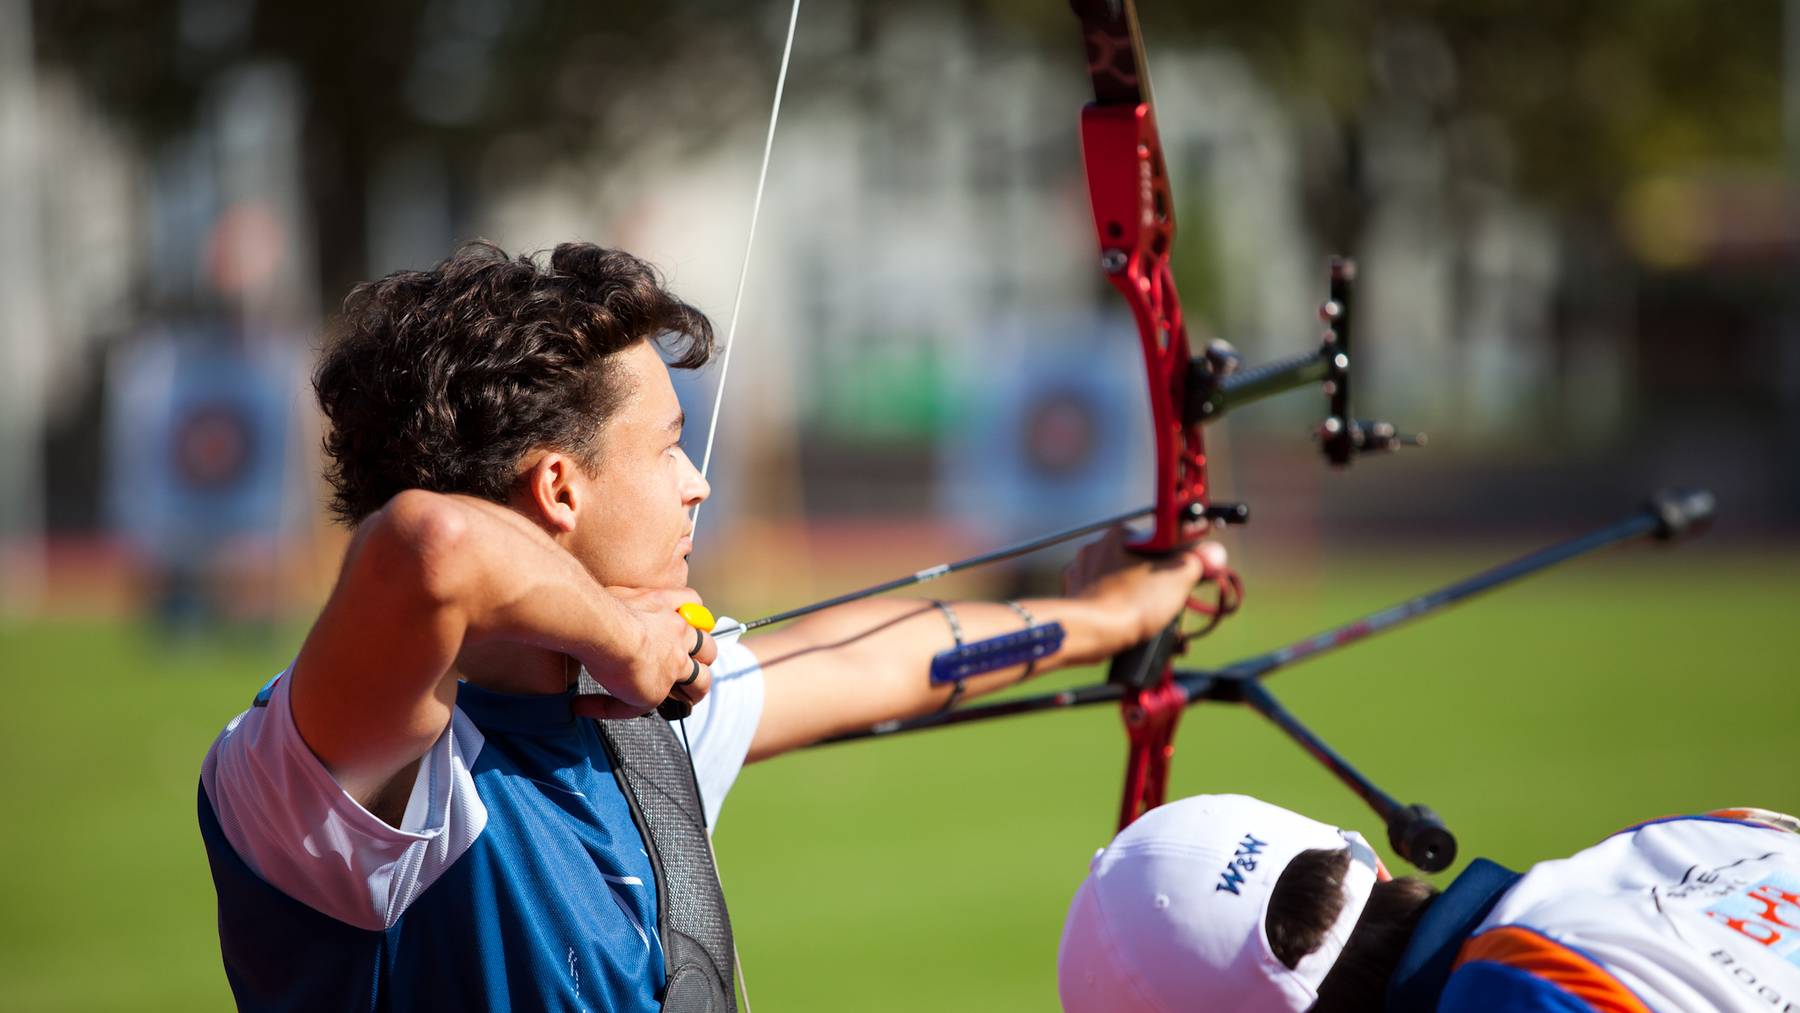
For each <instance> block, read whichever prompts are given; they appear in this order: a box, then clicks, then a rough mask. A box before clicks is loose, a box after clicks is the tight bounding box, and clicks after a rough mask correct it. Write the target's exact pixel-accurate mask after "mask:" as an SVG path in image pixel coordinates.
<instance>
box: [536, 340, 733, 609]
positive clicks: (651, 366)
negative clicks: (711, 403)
mask: <svg viewBox="0 0 1800 1013" xmlns="http://www.w3.org/2000/svg"><path fill="white" fill-rule="evenodd" d="M608 366H609V368H611V369H613V370H614V371H615V372H614V378H615V380H616V382H617V385H618V388H619V389H620V390H622V391H623V392H624V397H623V398H622V399H621V400H620V403H619V405H618V406H617V408H616V409H615V410H614V411H613V413H612V414H611V416H610V417H608V418H607V419H606V421H605V422H603V423H602V424H601V426H600V437H599V440H598V446H599V454H598V458H597V461H596V463H595V466H594V468H593V469H592V473H591V474H583V475H581V476H580V477H579V478H578V479H577V480H576V481H577V482H578V483H579V484H580V486H581V487H582V488H581V489H580V492H582V493H583V495H581V496H580V501H581V502H582V504H583V505H582V508H581V509H580V510H579V511H578V513H577V519H576V522H575V525H574V529H573V530H572V531H570V532H569V533H568V535H567V536H566V537H565V538H564V539H563V544H564V546H565V547H566V548H568V550H569V551H570V552H571V553H573V554H574V556H575V558H576V559H578V560H580V561H581V563H582V565H583V566H585V567H587V569H588V572H590V573H592V574H593V575H594V577H595V579H597V580H598V581H599V582H600V583H602V584H613V585H624V586H630V587H684V586H686V584H687V579H688V564H687V556H688V553H689V552H690V551H691V550H692V549H693V540H692V538H691V535H692V521H691V520H690V515H691V514H692V512H693V509H694V507H696V506H698V505H699V504H700V503H701V502H702V501H703V500H705V499H706V497H707V496H708V495H710V493H711V491H712V490H711V488H710V487H709V486H708V485H707V484H706V479H704V478H702V477H701V476H700V472H699V471H698V470H697V469H696V468H695V467H694V463H693V462H692V461H691V460H689V459H688V456H687V452H686V450H684V449H683V448H682V442H681V440H682V424H683V421H684V418H683V415H682V411H681V402H680V401H678V400H677V399H676V397H675V387H674V385H673V384H671V383H670V382H669V368H668V366H667V365H665V364H664V363H663V360H662V357H661V356H660V355H658V354H657V351H656V348H655V347H654V346H652V345H651V344H650V342H648V341H643V342H639V343H638V344H637V345H636V346H635V347H633V348H631V349H629V350H627V351H624V352H620V353H618V354H617V355H615V356H613V357H612V358H611V360H610V361H609V362H608Z"/></svg>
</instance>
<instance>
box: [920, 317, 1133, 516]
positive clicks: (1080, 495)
mask: <svg viewBox="0 0 1800 1013" xmlns="http://www.w3.org/2000/svg"><path fill="white" fill-rule="evenodd" d="M1086 323H1088V321H1086V320H1085V319H1084V320H1081V321H1062V322H1059V323H1052V324H1050V325H1045V324H1044V323H1042V322H1033V323H1032V324H1031V325H1029V326H1026V325H1019V326H1018V327H1017V332H1018V333H1016V334H1011V333H1008V331H1007V330H1002V331H1001V332H999V333H997V334H995V335H990V336H985V337H984V340H983V342H981V343H978V345H977V347H980V348H982V349H983V350H984V353H986V354H988V355H989V356H991V357H990V358H989V359H988V360H987V364H986V365H987V367H988V369H987V371H985V372H983V373H982V374H980V375H979V377H978V382H979V388H978V389H977V390H974V391H971V392H969V393H967V394H966V395H964V396H963V398H962V400H961V403H962V404H963V405H964V414H963V416H962V418H961V419H960V420H959V423H958V424H957V425H956V426H955V427H954V428H953V430H952V431H951V432H950V433H949V434H947V435H946V437H945V439H944V440H943V442H942V444H941V452H940V453H941V456H940V474H941V476H942V481H941V482H940V483H939V500H940V507H941V509H942V510H943V511H944V512H945V513H947V514H949V515H951V516H954V517H956V518H957V519H958V521H959V522H961V523H963V524H965V525H967V526H969V527H971V528H973V529H975V530H977V531H979V532H981V533H983V534H984V535H988V536H992V537H997V538H1008V537H1015V536H1017V537H1024V536H1029V535H1032V534H1037V533H1041V532H1043V531H1047V530H1050V529H1053V528H1056V527H1061V526H1065V525H1073V524H1078V523H1081V522H1082V521H1086V520H1092V519H1093V518H1094V517H1096V516H1099V515H1103V514H1106V513H1113V512H1119V511H1123V510H1126V509H1129V508H1131V507H1133V506H1139V505H1141V503H1140V501H1143V502H1148V501H1149V498H1150V487H1151V486H1150V467H1151V455H1150V452H1149V450H1148V437H1149V421H1148V414H1147V410H1146V409H1145V408H1144V389H1143V388H1144V380H1143V376H1142V373H1143V366H1142V364H1141V363H1140V361H1139V352H1138V347H1137V336H1136V335H1135V334H1133V333H1130V332H1127V331H1123V330H1120V329H1118V328H1117V327H1116V326H1114V327H1105V328H1101V327H1098V326H1096V327H1088V326H1083V325H1084V324H1086ZM990 337H991V338H992V340H988V338H990ZM995 361H1004V362H1007V363H1008V366H1007V368H1006V369H1005V370H1003V371H998V372H995V371H993V370H992V366H993V363H994V362H995Z"/></svg>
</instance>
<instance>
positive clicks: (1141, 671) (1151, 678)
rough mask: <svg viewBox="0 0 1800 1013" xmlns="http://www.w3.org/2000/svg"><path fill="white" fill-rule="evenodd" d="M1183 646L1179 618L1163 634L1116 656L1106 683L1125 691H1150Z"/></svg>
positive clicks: (1108, 668) (1107, 672)
mask: <svg viewBox="0 0 1800 1013" xmlns="http://www.w3.org/2000/svg"><path fill="white" fill-rule="evenodd" d="M1180 645H1181V617H1180V616H1176V617H1175V621H1174V622H1171V623H1170V624H1169V625H1168V626H1166V627H1164V628H1163V631H1162V632H1161V633H1158V634H1157V635H1156V636H1154V637H1151V638H1150V639H1149V640H1146V641H1144V642H1143V643H1141V644H1138V645H1137V646H1135V647H1131V648H1128V649H1126V650H1123V651H1120V652H1119V653H1118V654H1115V655H1113V659H1112V662H1111V664H1110V665H1109V666H1108V667H1107V670H1106V681H1107V682H1109V683H1112V684H1115V685H1119V686H1123V687H1125V688H1126V689H1149V688H1150V687H1151V686H1154V685H1156V684H1157V682H1159V681H1161V679H1162V674H1163V673H1164V672H1165V671H1167V670H1168V668H1169V662H1170V661H1171V660H1173V659H1174V657H1175V649H1176V648H1177V647H1179V646H1180Z"/></svg>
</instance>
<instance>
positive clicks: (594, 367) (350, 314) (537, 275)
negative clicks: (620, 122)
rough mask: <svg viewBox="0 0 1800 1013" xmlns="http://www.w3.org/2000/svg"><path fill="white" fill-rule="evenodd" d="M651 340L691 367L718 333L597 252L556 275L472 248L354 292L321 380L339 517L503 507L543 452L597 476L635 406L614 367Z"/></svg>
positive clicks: (574, 257)
mask: <svg viewBox="0 0 1800 1013" xmlns="http://www.w3.org/2000/svg"><path fill="white" fill-rule="evenodd" d="M646 339H648V340H651V341H654V342H657V343H658V344H659V345H660V346H661V347H662V350H663V352H664V355H665V358H668V359H669V360H670V364H671V365H672V366H675V367H677V368H681V369H693V368H696V367H698V366H701V365H703V364H705V363H706V361H707V360H708V359H710V358H711V357H712V354H713V351H714V343H713V333H712V324H711V323H710V322H709V321H708V320H707V319H706V317H705V315H704V314H702V313H701V312H700V311H699V310H696V309H694V308H693V307H692V306H689V305H688V304H686V303H684V302H682V301H681V300H679V299H677V298H675V296H673V295H671V294H670V293H669V292H668V291H667V290H666V289H665V288H664V287H663V283H662V280H661V279H660V278H659V277H658V275H657V273H656V271H655V270H654V269H653V268H651V267H650V265H648V264H646V263H644V262H643V261H641V260H639V259H638V258H636V257H633V256H632V255H631V254H629V253H625V252H623V251H620V250H608V249H603V248H601V247H599V246H595V245H593V244H591V243H564V244H562V245H561V246H558V247H557V248H556V249H555V250H553V251H552V252H551V254H550V258H549V262H548V264H547V265H546V264H542V263H540V262H539V259H538V258H537V257H533V256H521V257H517V258H514V257H511V256H508V255H507V254H506V252H505V251H503V250H501V249H500V248H499V247H497V246H495V245H493V244H492V243H487V242H476V243H471V244H469V245H467V246H464V247H463V248H462V249H460V250H458V251H457V252H456V254H455V255H454V256H452V257H450V258H449V259H447V260H445V261H444V262H442V263H440V264H438V265H437V266H436V267H435V268H432V269H431V270H429V271H399V272H396V273H394V274H390V275H388V276H387V277H385V278H382V279H380V280H378V281H372V282H366V283H364V284H362V285H358V286H357V287H356V288H355V290H353V291H352V292H351V293H350V296H349V298H347V299H346V300H345V301H344V312H343V315H342V317H341V318H340V319H339V321H338V322H337V324H336V326H335V327H334V329H333V334H332V336H331V339H330V340H329V342H328V344H327V346H326V349H325V352H324V355H323V356H322V357H321V359H320V361H319V367H318V369H317V370H316V371H315V372H314V373H313V388H314V389H315V390H316V391H317V392H318V396H319V406H320V407H321V408H323V409H324V411H325V418H326V420H327V422H328V423H329V429H328V431H327V435H326V437H325V453H326V456H327V457H328V459H329V462H330V463H329V464H328V465H327V468H326V478H327V479H328V480H329V481H330V482H331V485H332V489H333V495H332V498H331V511H332V513H333V514H334V515H336V516H337V517H338V518H339V519H340V520H342V521H344V522H345V523H346V524H351V525H354V524H356V523H357V522H359V521H361V520H362V519H363V518H365V517H367V516H369V515H370V514H372V513H374V512H375V511H377V510H379V509H381V507H382V506H383V505H384V504H386V503H387V501H388V500H389V499H391V498H392V497H393V496H394V495H395V494H396V493H399V492H400V491H402V490H404V489H414V488H416V489H429V490H432V491H434V492H454V493H466V494H468V495H471V496H479V497H482V498H483V499H488V500H492V501H494V502H498V503H504V502H505V501H506V498H507V495H508V493H509V492H510V491H511V490H512V488H513V486H514V483H515V481H516V469H517V467H518V463H519V459H520V458H521V457H522V456H523V455H524V454H525V453H527V452H528V451H531V450H534V449H537V448H553V449H556V450H561V451H564V452H566V453H569V454H573V455H575V457H576V458H577V459H578V460H580V461H582V462H583V464H584V465H585V466H587V467H590V468H591V467H593V466H594V463H595V460H596V458H597V455H598V452H599V447H598V446H597V445H596V435H597V432H598V429H599V425H600V423H601V422H603V421H605V419H606V418H607V417H608V416H609V415H610V414H611V413H612V412H613V411H614V410H616V409H617V407H618V405H619V402H620V399H621V398H622V397H623V395H624V394H625V393H627V392H626V391H624V390H622V389H621V388H620V385H619V382H618V379H617V377H616V372H617V370H616V369H615V368H613V367H612V365H611V358H612V356H614V355H615V354H616V353H618V352H621V351H624V350H626V349H628V348H631V347H633V346H634V345H636V343H637V342H639V341H642V340H646Z"/></svg>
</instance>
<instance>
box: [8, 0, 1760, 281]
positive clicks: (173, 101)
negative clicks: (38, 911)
mask: <svg viewBox="0 0 1800 1013" xmlns="http://www.w3.org/2000/svg"><path fill="white" fill-rule="evenodd" d="M920 2H925V0H904V2H902V0H865V3H864V5H863V8H862V12H861V13H860V15H859V16H858V19H859V21H861V22H862V23H863V24H865V25H868V26H873V30H876V31H878V30H879V26H880V24H882V23H883V20H884V18H883V15H884V13H885V12H888V11H890V10H898V9H901V8H913V9H916V7H917V5H918V3H920ZM939 2H940V3H944V4H945V6H946V8H947V9H949V10H951V11H955V12H960V13H962V14H964V15H966V16H968V17H970V18H972V19H974V20H975V21H976V22H977V23H980V24H982V25H983V26H984V27H986V28H987V29H989V30H992V31H997V32H1005V33H1014V34H1022V35H1025V36H1029V37H1032V38H1035V39H1037V40H1038V41H1040V42H1041V44H1042V45H1044V46H1045V47H1054V49H1055V50H1056V51H1064V50H1067V49H1068V47H1069V45H1070V42H1069V36H1070V34H1071V32H1070V26H1069V23H1068V15H1067V13H1066V11H1065V9H1064V7H1063V5H1062V4H1061V3H1056V2H1052V0H939ZM1143 6H1144V10H1143V11H1142V14H1143V16H1144V17H1145V19H1146V21H1147V24H1146V32H1147V34H1148V35H1149V37H1150V39H1151V44H1152V47H1153V49H1154V48H1160V47H1167V46H1170V45H1171V44H1175V43H1178V42H1182V41H1188V42H1207V43H1215V44H1219V45H1224V46H1230V47H1233V48H1235V49H1238V50H1240V51H1242V52H1244V53H1246V54H1248V55H1249V56H1250V57H1251V58H1252V59H1253V60H1254V61H1255V62H1256V63H1257V64H1258V66H1260V67H1261V68H1262V70H1263V72H1264V74H1266V75H1267V76H1268V77H1269V79H1270V80H1272V81H1274V82H1276V83H1277V85H1278V86H1279V87H1280V88H1281V89H1282V90H1283V91H1284V92H1286V93H1287V94H1289V95H1292V96H1294V97H1296V98H1297V99H1302V98H1303V99H1306V100H1308V101H1312V102H1316V103H1322V104H1323V106H1324V107H1325V108H1326V109H1328V110H1329V111H1330V112H1331V114H1332V118H1333V120H1334V121H1335V122H1334V123H1333V124H1331V127H1332V128H1333V129H1330V130H1327V131H1324V132H1323V133H1322V134H1321V135H1320V137H1319V138H1318V139H1316V145H1317V146H1319V147H1321V148H1323V149H1326V150H1318V151H1314V152H1310V153H1309V155H1310V156H1311V157H1309V160H1308V161H1309V164H1310V165H1314V166H1318V167H1320V168H1319V170H1318V171H1317V173H1316V178H1314V179H1311V180H1309V192H1310V203H1311V204H1312V205H1313V209H1314V211H1315V212H1317V218H1316V220H1317V221H1318V223H1319V229H1320V233H1321V239H1322V240H1324V241H1325V243H1326V245H1329V246H1332V247H1334V248H1350V247H1353V246H1354V243H1353V239H1354V237H1355V235H1356V233H1357V231H1358V221H1357V218H1358V214H1357V201H1356V200H1355V197H1354V195H1355V194H1356V193H1357V192H1359V174H1360V172H1361V171H1362V169H1361V165H1360V158H1359V156H1358V152H1359V149H1360V147H1361V142H1360V140H1359V138H1360V131H1361V130H1362V128H1363V125H1364V124H1366V122H1367V113H1368V112H1369V110H1371V109H1372V108H1375V107H1378V106H1379V107H1381V108H1383V109H1384V110H1385V111H1387V112H1388V113H1398V114H1401V115H1410V116H1415V117H1418V118H1421V120H1423V121H1425V122H1427V123H1429V124H1435V125H1436V126H1438V127H1445V126H1447V125H1451V124H1455V123H1459V122H1467V123H1484V122H1485V123H1492V124H1495V125H1497V127H1498V129H1497V130H1490V131H1484V130H1480V129H1474V130H1466V131H1461V132H1455V131H1453V132H1452V136H1453V137H1457V138H1460V141H1459V143H1456V144H1453V145H1452V150H1451V157H1452V159H1453V160H1454V161H1456V162H1457V163H1458V164H1455V165H1453V166H1452V167H1451V170H1452V171H1453V172H1455V173H1458V174H1459V175H1465V176H1468V177H1470V178H1474V179H1478V180H1479V179H1484V178H1489V177H1492V178H1495V179H1497V180H1498V181H1502V182H1504V183H1505V184H1506V185H1509V186H1513V187H1516V188H1518V189H1520V190H1522V191H1523V192H1525V193H1526V194H1528V195H1529V196H1531V197H1534V198H1536V199H1538V200H1540V201H1544V202H1546V203H1549V204H1551V205H1552V206H1555V207H1557V208H1558V209H1560V210H1563V211H1565V212H1573V213H1574V214H1575V215H1576V216H1577V217H1578V218H1579V217H1587V216H1594V217H1599V218H1606V217H1608V216H1610V215H1611V213H1612V205H1613V203H1614V201H1615V200H1616V198H1617V195H1618V194H1620V193H1621V192H1622V191H1623V190H1624V189H1625V188H1626V187H1627V186H1628V185H1629V184H1631V183H1632V182H1633V181H1634V180H1639V179H1642V178H1646V177H1649V176H1653V175H1656V174H1659V173H1667V172H1680V171H1683V170H1686V169H1689V168H1692V167H1696V166H1715V165H1719V164H1726V165H1732V164H1744V165H1751V166H1755V167H1767V168H1770V169H1774V168H1775V167H1778V166H1779V164H1780V158H1781V144H1782V138H1781V128H1780V123H1781V117H1780V109H1779V105H1780V86H1779V85H1780V51H1779V40H1780V31H1779V26H1780V23H1781V20H1780V19H1781V9H1780V4H1779V2H1778V0H1737V2H1733V3H1726V4H1720V3H1709V2H1706V0H1591V2H1587V3H1578V4H1570V3H1565V2H1555V0H1506V2H1502V0H1458V2H1445V0H1387V2H1374V0H1332V2H1323V0H1265V2H1262V3H1255V4H1240V3H1225V2H1221V0H1204V2H1194V3H1184V4H1173V3H1170V4H1162V3H1146V4H1144V5H1143ZM36 7H37V13H38V18H39V23H40V25H41V30H40V39H39V46H40V49H41V50H42V56H43V58H44V59H45V61H46V62H47V63H49V64H52V65H61V66H65V67H68V68H71V69H72V70H74V71H75V72H76V73H77V74H79V75H80V77H81V78H82V79H83V80H84V81H85V82H86V83H87V85H88V87H90V88H91V89H92V90H93V91H94V93H95V94H96V95H98V96H100V97H101V98H102V99H103V100H105V101H106V102H107V103H108V104H109V105H110V107H111V108H112V109H113V110H115V111H116V112H117V114H118V115H119V116H120V117H121V118H122V119H123V120H124V121H125V122H126V123H128V124H130V125H131V126H132V127H133V128H134V129H135V130H136V131H137V132H138V133H139V134H140V135H141V136H143V137H144V138H146V139H147V140H150V141H154V139H156V138H157V137H159V136H162V135H165V134H167V133H169V132H170V131H174V130H179V129H181V128H182V127H183V125H184V124H187V123H189V122H190V121H191V120H192V119H193V117H194V115H195V113H196V107H197V103H198V102H199V101H200V100H201V98H202V97H203V96H204V94H205V92H206V87H207V84H208V82H209V81H210V80H211V79H213V78H214V77H215V76H216V75H218V74H220V73H222V72H223V71H225V70H227V69H229V68H230V67H232V66H235V65H238V64H240V63H242V62H243V61H245V60H251V59H270V58H272V59H276V60H279V61H283V62H285V63H287V64H289V65H291V66H292V67H293V68H294V69H295V70H296V72H297V73H298V74H299V75H300V77H301V79H302V81H303V82H304V87H305V89H306V92H307V94H308V97H309V105H308V110H309V111H308V115H307V118H306V130H305V133H306V150H307V152H308V163H307V165H306V180H307V184H308V187H309V190H310V195H311V201H312V205H313V209H314V217H315V220H314V222H313V225H314V229H315V234H316V236H317V237H318V240H319V251H320V252H319V257H320V270H319V272H318V277H319V280H320V284H321V286H322V295H323V296H324V297H325V300H326V305H330V304H331V303H333V302H335V301H336V299H337V298H338V297H339V296H341V294H342V293H343V291H344V290H345V289H346V287H347V286H348V285H349V284H351V283H352V282H354V281H355V280H357V279H360V278H362V277H364V276H365V274H366V268H367V253H366V248H367V241H366V239H367V235H368V224H367V222H368V212H369V209H368V207H367V206H366V205H367V201H368V196H367V195H368V193H369V180H370V178H371V173H372V172H373V171H374V169H375V166H376V164H377V162H378V160H379V158H380V155H381V152H382V151H384V150H386V149H388V148H390V147H392V146H394V145H396V144H400V143H404V142H407V141H409V140H410V141H427V142H429V143H430V144H431V145H432V146H433V147H434V148H435V149H436V150H439V151H442V152H443V153H444V155H445V158H446V159H447V162H448V168H449V170H450V174H451V181H452V184H453V185H452V196H453V197H454V195H455V192H456V190H457V184H458V181H461V182H462V183H463V184H465V185H466V182H467V180H468V179H470V178H471V177H472V175H473V174H474V173H475V172H476V170H477V167H478V165H479V163H480V161H481V159H482V157H483V154H484V152H485V151H486V150H487V148H488V146H489V145H490V143H491V142H492V141H493V139H494V137H495V136H496V135H499V134H523V135H529V136H531V137H532V138H533V139H534V140H535V141H538V142H547V144H545V145H544V146H543V147H542V148H541V150H543V151H544V152H546V153H547V157H553V156H554V155H555V154H558V153H563V152H573V151H576V150H582V149H586V148H588V147H591V145H592V144H593V142H594V139H595V137H596V136H604V134H605V131H606V130H607V128H608V126H609V121H608V118H609V117H615V118H618V117H624V118H627V119H629V121H630V122H631V123H633V124H647V123H653V122H656V121H657V120H658V119H661V121H662V122H663V123H665V124H678V125H679V127H680V131H681V132H682V133H685V134H688V135H690V136H696V137H703V136H706V135H708V134H710V133H712V132H713V131H714V130H716V129H723V128H725V127H727V126H729V125H732V124H734V123H737V122H739V121H741V120H743V119H744V118H745V117H749V118H752V119H757V120H760V118H761V117H762V116H763V115H765V113H764V112H763V111H762V110H763V102H764V101H765V98H764V94H765V91H766V89H765V88H763V87H749V86H743V87H737V86H734V85H735V84H741V83H743V82H746V81H748V80H750V79H751V78H750V75H755V77H754V80H755V81H756V82H758V83H759V84H761V83H764V82H766V79H767V75H768V73H769V70H770V67H772V65H773V60H774V54H773V51H772V46H773V42H772V40H771V38H770V35H771V32H773V31H774V30H775V29H777V28H779V26H780V19H781V18H782V17H783V16H784V15H785V4H774V3H770V4H738V3H731V2H728V0H669V2H662V3H636V4H619V3H607V4H602V3H593V2H571V0H519V2H505V0H382V2H375V3H367V2H354V0H315V2H312V3H306V4H294V3H267V2H265V3H250V2H240V0H38V3H37V4H36ZM803 30H804V12H803ZM695 47H702V48H703V50H704V51H706V52H707V53H709V54H716V55H717V57H718V59H716V60H707V61H696V60H694V59H692V58H691V55H692V53H693V52H694V49H695ZM678 55H681V56H686V57H689V58H687V59H681V60H677V59H676V57H677V56H678ZM853 55H854V54H850V56H852V57H853ZM765 63H766V64H768V66H764V64H765ZM677 65H679V66H680V67H681V68H682V72H681V73H680V74H679V75H677V74H674V73H671V72H670V70H669V68H671V67H674V66H677ZM696 67H700V68H702V71H701V72H700V73H698V74H696V73H695V70H694V68H696ZM621 89H629V90H630V92H631V95H632V100H631V101H630V102H619V101H618V94H619V92H620V91H621ZM796 98H797V99H799V100H801V101H804V96H796ZM659 106H661V107H664V108H661V109H658V108H657V107H659ZM657 114H660V115H657ZM597 131H598V132H600V133H599V134H597ZM625 143H628V142H625ZM1347 196H1348V199H1346V197H1347Z"/></svg>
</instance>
